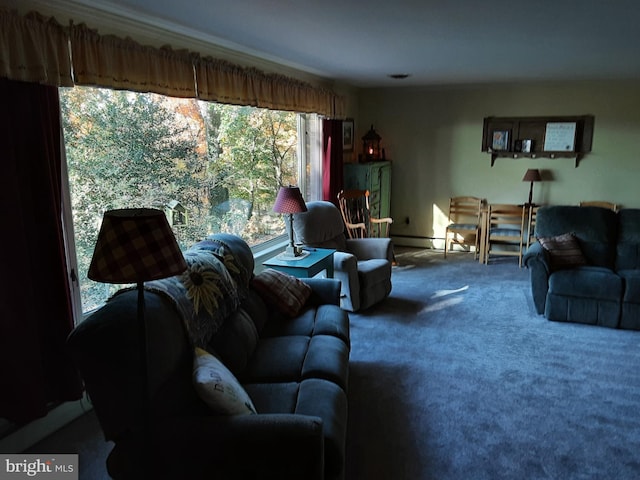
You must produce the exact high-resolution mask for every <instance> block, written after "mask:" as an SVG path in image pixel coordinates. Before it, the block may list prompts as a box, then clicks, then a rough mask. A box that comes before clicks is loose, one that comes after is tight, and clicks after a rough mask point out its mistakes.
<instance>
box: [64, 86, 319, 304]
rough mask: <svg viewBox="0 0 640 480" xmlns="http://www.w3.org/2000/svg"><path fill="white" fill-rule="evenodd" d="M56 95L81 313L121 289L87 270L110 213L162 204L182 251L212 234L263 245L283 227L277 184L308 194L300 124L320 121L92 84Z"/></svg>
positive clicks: (306, 143) (279, 233) (304, 153)
mask: <svg viewBox="0 0 640 480" xmlns="http://www.w3.org/2000/svg"><path fill="white" fill-rule="evenodd" d="M60 97H61V109H62V119H63V130H64V140H65V148H66V156H67V165H68V176H69V188H70V196H71V210H72V218H73V229H74V237H75V249H76V256H77V262H78V265H77V271H78V279H79V283H80V296H81V301H82V307H83V310H84V311H89V310H92V309H94V308H96V307H97V306H99V305H100V304H102V303H103V302H104V301H105V300H106V298H107V297H108V296H109V295H111V294H112V293H113V291H114V290H115V289H117V288H120V287H121V286H112V285H108V284H102V283H96V282H92V281H91V280H88V279H87V276H86V272H87V270H88V266H89V262H90V260H91V256H92V254H93V247H94V245H95V241H96V237H97V233H98V230H99V227H100V222H101V220H102V215H103V213H104V212H105V211H106V210H110V209H114V208H130V207H148V208H158V209H162V210H164V211H165V213H166V215H167V218H168V220H169V223H170V224H171V225H172V227H173V230H174V232H175V234H176V238H177V239H178V243H179V244H180V246H181V247H182V248H187V247H188V246H189V245H191V244H193V243H194V242H196V241H197V240H199V239H201V238H203V237H204V236H206V235H209V234H211V233H216V232H228V233H233V234H236V235H239V236H241V237H242V238H244V239H245V240H246V241H247V243H249V245H251V246H257V245H259V244H261V243H264V242H267V241H269V240H272V239H274V238H276V237H278V236H280V235H282V234H283V233H284V222H283V221H282V219H281V218H280V217H279V216H278V215H277V214H275V213H274V212H273V210H272V207H273V203H274V200H275V196H276V194H277V191H278V188H279V187H280V186H281V185H289V184H294V185H300V187H301V189H302V190H303V192H308V191H309V188H308V184H309V183H310V178H311V175H309V172H310V171H311V169H310V167H309V166H308V165H307V164H306V163H307V162H306V158H307V155H306V151H307V148H305V146H308V139H305V137H306V136H305V130H306V128H307V127H304V128H300V126H304V125H308V124H309V123H312V124H313V123H317V122H310V121H309V119H303V118H300V116H299V115H298V114H296V113H292V112H283V111H275V110H267V109H261V108H255V107H239V106H232V105H224V104H218V103H212V102H202V101H199V100H196V99H178V98H171V97H166V96H162V95H157V94H150V93H132V92H128V91H118V90H109V89H98V88H89V87H74V88H61V89H60ZM299 130H302V131H299ZM301 140H303V141H301ZM307 198H308V199H309V196H308V195H307Z"/></svg>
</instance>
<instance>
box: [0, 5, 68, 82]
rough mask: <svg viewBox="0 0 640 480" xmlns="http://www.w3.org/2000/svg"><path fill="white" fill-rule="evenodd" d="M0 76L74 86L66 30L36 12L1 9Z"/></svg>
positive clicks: (23, 80)
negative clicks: (19, 12)
mask: <svg viewBox="0 0 640 480" xmlns="http://www.w3.org/2000/svg"><path fill="white" fill-rule="evenodd" d="M0 76H2V77H5V78H10V79H12V80H19V81H22V82H31V83H41V84H46V85H55V86H65V87H70V86H73V80H72V78H71V60H70V58H69V36H68V33H67V29H65V28H64V27H62V26H61V25H60V24H58V23H57V22H56V21H55V20H54V19H53V18H51V19H47V18H45V17H43V16H42V15H40V14H38V13H35V12H34V13H30V14H28V15H26V16H20V15H18V14H16V13H12V12H7V11H3V10H0Z"/></svg>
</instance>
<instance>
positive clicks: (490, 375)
mask: <svg viewBox="0 0 640 480" xmlns="http://www.w3.org/2000/svg"><path fill="white" fill-rule="evenodd" d="M397 258H398V260H399V264H400V265H399V266H398V267H395V268H394V272H393V285H394V287H393V291H392V293H391V296H390V297H389V298H388V299H387V300H385V301H384V302H383V303H381V304H379V305H377V306H374V307H373V308H371V309H370V310H368V311H366V312H364V313H361V314H351V334H352V352H351V370H350V386H349V429H348V439H347V479H349V480H359V479H371V480H374V479H375V480H382V479H389V480H392V479H393V480H400V479H407V480H409V479H411V480H418V479H434V480H448V479H465V480H467V479H563V480H566V479H614V478H615V479H632V478H640V428H639V427H640V358H639V357H640V348H639V346H640V332H632V331H620V330H613V329H607V328H602V327H593V326H586V325H578V324H568V323H557V322H550V321H548V320H546V319H544V318H543V317H542V316H538V315H537V314H536V313H535V310H534V307H533V303H532V300H531V294H530V291H529V280H528V271H527V270H526V269H519V268H518V266H517V259H515V258H513V257H509V258H505V259H504V260H503V259H500V258H498V259H496V260H495V261H493V260H492V263H491V264H490V265H488V266H485V265H480V264H478V263H477V262H474V261H473V259H472V256H471V255H469V254H464V253H457V254H453V255H450V256H449V257H448V259H447V260H444V259H443V258H442V253H441V252H434V251H422V250H421V251H415V250H414V251H408V252H405V253H399V254H398V255H397Z"/></svg>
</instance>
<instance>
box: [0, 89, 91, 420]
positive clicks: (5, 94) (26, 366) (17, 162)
mask: <svg viewBox="0 0 640 480" xmlns="http://www.w3.org/2000/svg"><path fill="white" fill-rule="evenodd" d="M0 104H1V105H2V108H3V115H1V116H0V142H2V147H3V150H2V151H3V155H2V166H3V169H4V173H3V176H2V181H1V187H2V188H1V189H0V204H1V205H2V207H1V211H2V220H3V222H4V225H5V230H3V231H4V232H5V234H4V235H2V236H0V248H1V249H2V251H4V252H6V253H7V254H6V255H5V256H4V258H3V261H2V272H3V276H4V278H5V281H4V282H3V288H2V289H0V365H2V366H1V367H0V383H1V384H2V385H3V390H2V395H0V417H3V418H7V419H9V420H11V421H13V422H15V423H18V424H21V423H25V422H28V421H30V420H33V419H35V418H37V417H41V416H43V415H46V413H47V409H48V406H49V405H50V404H55V403H58V402H63V401H67V400H75V399H78V398H80V396H81V394H82V384H81V382H80V377H79V375H78V373H77V371H76V369H75V367H74V365H73V363H72V362H71V359H70V358H69V357H68V355H67V353H66V347H65V345H66V338H67V335H69V332H71V330H72V329H73V326H74V322H73V313H72V307H71V294H70V289H69V283H68V282H69V275H68V272H67V266H66V261H65V255H64V248H65V247H64V239H63V230H62V224H61V222H60V218H61V215H62V202H61V195H62V177H61V162H62V154H61V147H62V145H61V135H60V130H61V126H60V107H59V100H58V89H57V88H56V87H53V86H44V85H37V84H34V83H26V82H14V81H11V80H6V79H0Z"/></svg>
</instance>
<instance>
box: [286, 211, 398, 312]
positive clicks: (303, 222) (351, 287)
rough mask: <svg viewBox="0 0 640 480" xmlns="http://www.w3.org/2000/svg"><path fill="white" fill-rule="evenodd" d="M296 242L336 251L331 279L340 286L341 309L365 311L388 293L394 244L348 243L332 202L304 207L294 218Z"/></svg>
mask: <svg viewBox="0 0 640 480" xmlns="http://www.w3.org/2000/svg"><path fill="white" fill-rule="evenodd" d="M293 230H294V233H295V239H296V241H297V242H298V243H302V244H304V245H306V246H309V247H316V248H335V249H336V250H337V251H336V253H335V254H334V278H336V279H338V280H340V281H341V282H342V287H341V288H342V289H341V293H340V306H341V307H342V308H343V309H345V310H348V311H351V312H355V311H358V310H364V309H366V308H368V307H370V306H372V305H374V304H375V303H378V302H379V301H381V300H383V299H384V298H386V297H387V296H388V295H389V293H390V292H391V264H392V262H393V244H392V242H391V239H389V238H357V239H348V238H346V236H345V233H344V223H343V221H342V215H341V214H340V210H338V208H337V207H336V206H335V205H334V204H332V203H331V202H325V201H316V202H309V203H307V211H306V212H304V213H299V214H296V215H294V220H293Z"/></svg>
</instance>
